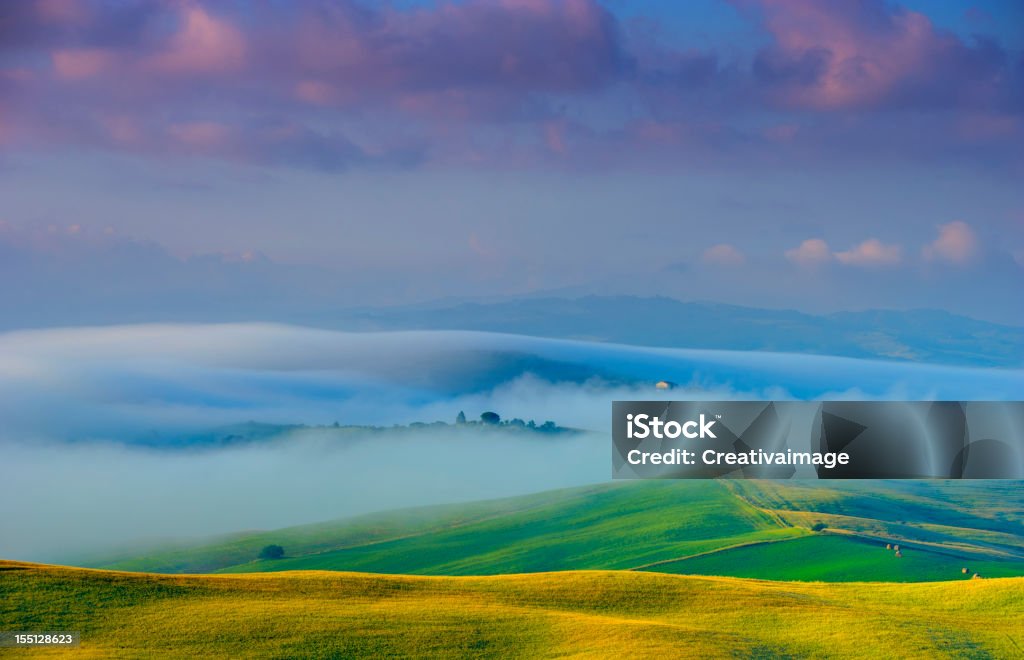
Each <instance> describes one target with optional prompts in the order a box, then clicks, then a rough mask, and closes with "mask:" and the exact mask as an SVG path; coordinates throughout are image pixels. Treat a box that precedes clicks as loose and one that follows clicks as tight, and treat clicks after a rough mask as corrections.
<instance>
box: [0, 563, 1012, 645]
mask: <svg viewBox="0 0 1024 660" xmlns="http://www.w3.org/2000/svg"><path fill="white" fill-rule="evenodd" d="M0 594H2V596H3V597H2V598H0V629H2V630H75V631H79V632H81V635H82V646H81V647H80V648H79V649H77V651H76V653H75V656H76V657H84V658H89V657H104V658H107V657H143V656H154V657H162V658H177V657H182V658H184V657H189V658H192V657H296V656H302V657H357V656H375V657H379V656H382V655H399V656H406V655H419V656H431V657H447V656H452V657H480V656H485V657H540V656H564V655H566V654H584V655H587V656H591V657H594V656H597V657H610V656H618V657H666V656H668V657H681V656H683V655H685V656H687V657H707V658H727V657H736V656H737V655H740V656H744V657H753V656H758V657H760V656H773V657H790V656H794V657H795V656H800V657H803V656H812V655H813V656H842V657H889V656H892V655H894V654H895V655H899V656H901V657H935V656H938V655H957V656H960V655H964V656H971V657H1015V656H1019V654H1020V653H1021V652H1022V651H1021V650H1022V648H1024V636H1022V634H1021V631H1022V630H1024V579H1021V578H1014V579H1001V580H972V581H968V582H960V583H927V584H911V585H907V584H883V583H848V584H821V583H787V582H764V581H756V580H743V579H736V578H706V577H682V576H671V575H659V574H651V573H637V572H624V571H619V572H566V573H540V574H532V575H507V576H492V577H473V578H454V577H413V576H392V575H387V576H384V575H366V574H354V573H325V572H293V573H283V574H282V573H275V574H259V575H237V576H167V575H150V574H131V573H116V572H107V571H94V570H83V569H68V568H60V567H52V566H40V565H32V564H20V563H14V562H0ZM59 653H61V652H60V651H54V652H53V654H59ZM32 655H33V657H38V656H48V655H49V653H48V652H47V651H43V650H36V651H33V652H32Z"/></svg>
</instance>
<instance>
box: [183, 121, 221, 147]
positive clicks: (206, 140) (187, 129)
mask: <svg viewBox="0 0 1024 660" xmlns="http://www.w3.org/2000/svg"><path fill="white" fill-rule="evenodd" d="M167 132H168V133H169V134H170V136H171V137H172V138H173V139H174V140H176V141H177V142H179V143H181V144H183V145H187V146H189V147H195V148H198V149H210V148H213V147H217V146H221V145H224V144H225V143H227V141H228V139H229V137H230V136H231V128H230V127H229V126H226V125H224V124H219V123H217V122H211V121H198V122H189V123H184V124H173V125H171V126H170V127H168V129H167Z"/></svg>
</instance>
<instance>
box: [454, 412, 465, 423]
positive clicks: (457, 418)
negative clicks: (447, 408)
mask: <svg viewBox="0 0 1024 660" xmlns="http://www.w3.org/2000/svg"><path fill="white" fill-rule="evenodd" d="M455 423H456V424H465V423H466V413H464V412H462V411H461V410H460V411H459V414H458V415H456V416H455Z"/></svg>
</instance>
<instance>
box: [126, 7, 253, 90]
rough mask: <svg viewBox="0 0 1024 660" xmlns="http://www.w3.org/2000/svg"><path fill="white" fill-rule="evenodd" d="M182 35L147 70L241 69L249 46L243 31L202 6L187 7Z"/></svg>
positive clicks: (166, 71)
mask: <svg viewBox="0 0 1024 660" xmlns="http://www.w3.org/2000/svg"><path fill="white" fill-rule="evenodd" d="M179 20H180V26H179V29H178V32H177V33H175V35H174V36H173V37H172V38H171V40H170V42H169V43H168V45H167V48H166V49H165V50H163V51H162V52H159V53H157V54H155V55H152V56H151V57H150V58H149V59H148V60H147V62H146V65H147V68H150V69H153V70H155V71H160V72H163V73H169V74H197V73H224V72H227V71H232V70H235V69H238V68H239V67H241V65H242V64H243V62H244V60H245V53H246V44H245V38H244V36H243V35H242V33H241V31H240V30H238V29H237V28H235V27H234V26H233V25H232V24H231V23H230V22H228V21H227V20H225V19H222V18H217V17H215V16H213V15H212V14H210V13H209V12H207V11H206V10H205V9H203V8H202V7H201V6H199V5H191V4H190V5H186V6H185V7H184V8H183V9H182V10H181V13H180V16H179Z"/></svg>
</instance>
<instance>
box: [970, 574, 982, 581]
mask: <svg viewBox="0 0 1024 660" xmlns="http://www.w3.org/2000/svg"><path fill="white" fill-rule="evenodd" d="M971 579H972V580H980V579H981V573H975V574H974V575H972V576H971Z"/></svg>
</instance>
